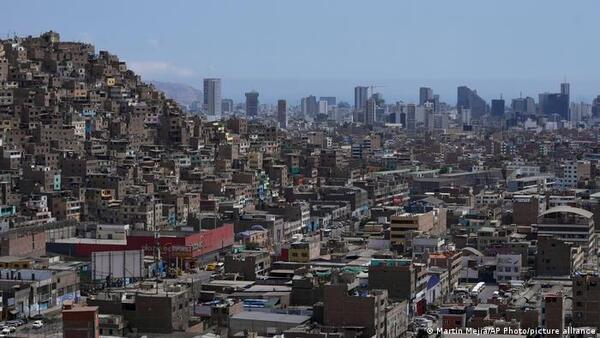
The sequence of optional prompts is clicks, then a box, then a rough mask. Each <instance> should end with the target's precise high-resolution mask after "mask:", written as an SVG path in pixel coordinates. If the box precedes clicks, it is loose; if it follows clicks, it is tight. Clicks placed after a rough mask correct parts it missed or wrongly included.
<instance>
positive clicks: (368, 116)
mask: <svg viewBox="0 0 600 338" xmlns="http://www.w3.org/2000/svg"><path fill="white" fill-rule="evenodd" d="M376 109H377V102H376V101H375V99H373V98H371V99H368V100H367V103H366V108H365V124H366V125H367V126H372V125H373V124H375V111H376Z"/></svg>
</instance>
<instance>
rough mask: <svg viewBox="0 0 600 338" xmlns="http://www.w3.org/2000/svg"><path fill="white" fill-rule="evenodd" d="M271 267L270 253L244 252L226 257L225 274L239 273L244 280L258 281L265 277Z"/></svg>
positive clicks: (259, 251)
mask: <svg viewBox="0 0 600 338" xmlns="http://www.w3.org/2000/svg"><path fill="white" fill-rule="evenodd" d="M270 267H271V256H270V255H269V252H268V251H262V250H244V251H241V252H238V253H234V254H233V253H232V254H228V255H227V256H225V272H226V273H237V274H239V275H240V277H242V278H243V279H244V280H256V277H257V276H262V275H265V274H266V272H267V271H268V269H269V268H270Z"/></svg>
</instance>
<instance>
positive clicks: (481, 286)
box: [471, 282, 485, 297]
mask: <svg viewBox="0 0 600 338" xmlns="http://www.w3.org/2000/svg"><path fill="white" fill-rule="evenodd" d="M484 288H485V283H484V282H479V283H477V284H476V285H475V286H474V287H473V288H472V289H471V297H478V296H479V294H480V293H481V291H483V289H484Z"/></svg>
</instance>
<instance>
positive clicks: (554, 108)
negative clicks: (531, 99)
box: [539, 93, 569, 120]
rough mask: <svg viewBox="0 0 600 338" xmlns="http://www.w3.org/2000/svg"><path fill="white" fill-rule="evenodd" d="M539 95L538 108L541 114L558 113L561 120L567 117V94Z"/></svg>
mask: <svg viewBox="0 0 600 338" xmlns="http://www.w3.org/2000/svg"><path fill="white" fill-rule="evenodd" d="M539 97H540V110H541V113H542V114H543V115H558V116H559V118H560V119H562V120H568V119H569V95H565V94H562V93H542V94H540V96H539Z"/></svg>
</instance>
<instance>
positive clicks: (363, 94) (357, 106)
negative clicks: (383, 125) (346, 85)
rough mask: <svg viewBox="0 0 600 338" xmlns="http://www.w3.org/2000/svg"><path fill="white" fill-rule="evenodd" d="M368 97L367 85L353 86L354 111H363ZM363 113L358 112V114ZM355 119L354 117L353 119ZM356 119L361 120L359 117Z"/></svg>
mask: <svg viewBox="0 0 600 338" xmlns="http://www.w3.org/2000/svg"><path fill="white" fill-rule="evenodd" d="M368 98H369V87H365V86H357V87H354V111H355V112H363V114H364V111H365V108H366V107H367V99H368ZM363 114H358V115H359V116H361V115H363ZM355 120H356V119H355ZM358 120H361V119H360V118H359V119H358ZM355 122H364V119H363V121H355Z"/></svg>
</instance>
